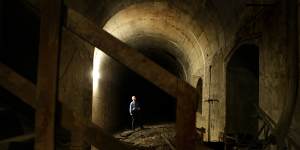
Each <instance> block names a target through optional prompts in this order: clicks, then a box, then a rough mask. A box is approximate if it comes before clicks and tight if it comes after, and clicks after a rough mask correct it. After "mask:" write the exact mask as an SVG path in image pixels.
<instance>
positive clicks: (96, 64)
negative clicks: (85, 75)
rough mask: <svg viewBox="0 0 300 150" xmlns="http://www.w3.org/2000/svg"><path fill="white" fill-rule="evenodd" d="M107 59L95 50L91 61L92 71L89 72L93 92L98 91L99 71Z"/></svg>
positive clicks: (99, 51)
mask: <svg viewBox="0 0 300 150" xmlns="http://www.w3.org/2000/svg"><path fill="white" fill-rule="evenodd" d="M105 57H107V56H106V55H105V54H104V53H103V52H102V51H101V50H99V49H98V48H95V51H94V61H93V71H91V76H92V78H93V90H94V91H96V90H97V89H98V84H99V80H100V79H101V70H102V66H103V62H104V60H105Z"/></svg>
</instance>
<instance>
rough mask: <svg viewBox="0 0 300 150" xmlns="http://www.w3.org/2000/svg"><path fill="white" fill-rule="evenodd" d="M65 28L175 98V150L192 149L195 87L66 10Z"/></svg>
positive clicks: (193, 143) (194, 133)
mask: <svg viewBox="0 0 300 150" xmlns="http://www.w3.org/2000/svg"><path fill="white" fill-rule="evenodd" d="M66 28H67V29H68V30H70V31H71V32H73V33H74V34H75V35H77V36H79V37H80V38H82V39H83V40H85V41H86V42H89V43H90V44H91V45H94V46H95V47H97V48H99V49H100V50H101V51H103V52H105V53H106V54H108V55H109V56H111V57H112V58H114V59H115V60H117V61H119V62H120V63H122V64H124V65H125V66H127V67H128V68H130V69H131V70H133V71H135V72H136V73H137V74H139V75H140V76H142V77H144V78H145V79H147V80H148V81H150V82H152V83H153V84H155V85H156V86H157V87H159V88H160V89H162V90H163V91H165V92H166V93H168V94H170V95H172V96H174V97H176V98H177V117H176V141H177V142H176V146H177V149H178V150H184V149H190V150H192V149H195V135H196V130H195V129H196V128H195V113H196V107H195V106H196V98H197V96H196V95H197V93H196V90H195V88H193V87H192V86H190V85H189V84H188V83H186V82H185V81H183V80H180V79H178V78H177V77H175V76H174V75H172V74H171V73H169V72H168V71H166V70H165V69H163V68H162V67H160V66H159V65H157V64H156V63H154V62H153V61H151V60H150V59H149V58H147V57H145V56H144V55H142V54H141V53H139V52H138V51H137V50H135V49H133V48H131V47H129V46H128V45H126V44H125V43H123V42H121V41H120V40H118V39H117V38H115V37H113V36H112V35H111V34H109V33H107V32H106V31H104V30H103V29H101V28H98V27H97V26H96V25H95V24H93V23H92V22H90V21H89V20H88V19H86V18H85V17H83V16H82V15H80V14H79V13H77V12H76V11H74V10H72V9H69V10H68V17H67V23H66Z"/></svg>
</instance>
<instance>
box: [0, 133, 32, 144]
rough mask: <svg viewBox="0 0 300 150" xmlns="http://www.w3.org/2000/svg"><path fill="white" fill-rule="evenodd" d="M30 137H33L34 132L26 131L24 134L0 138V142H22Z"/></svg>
mask: <svg viewBox="0 0 300 150" xmlns="http://www.w3.org/2000/svg"><path fill="white" fill-rule="evenodd" d="M31 139H34V133H28V134H24V135H19V136H15V137H10V138H7V139H4V140H1V141H0V144H3V143H11V142H23V141H27V140H31Z"/></svg>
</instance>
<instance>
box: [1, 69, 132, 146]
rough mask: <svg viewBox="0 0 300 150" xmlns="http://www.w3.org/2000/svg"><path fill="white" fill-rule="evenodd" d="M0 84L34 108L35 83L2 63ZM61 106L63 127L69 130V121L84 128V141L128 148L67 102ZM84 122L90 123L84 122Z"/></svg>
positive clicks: (70, 127)
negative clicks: (77, 112) (75, 112)
mask: <svg viewBox="0 0 300 150" xmlns="http://www.w3.org/2000/svg"><path fill="white" fill-rule="evenodd" d="M0 86H1V87H3V88H5V89H7V90H8V91H10V92H11V93H13V94H15V95H16V96H18V97H19V98H20V99H21V100H22V101H24V102H25V103H27V104H28V105H30V106H31V107H33V108H36V104H35V101H34V100H35V97H36V87H35V85H34V84H32V83H31V82H30V81H28V80H27V79H25V78H24V77H22V76H20V75H19V74H17V73H16V72H15V71H13V70H12V69H10V68H9V67H7V66H6V65H4V64H2V63H0ZM61 103H62V102H61ZM62 108H63V111H62V115H63V117H64V118H67V119H64V118H63V119H62V120H63V122H62V125H63V127H64V128H66V129H69V130H71V129H72V127H73V126H72V125H70V122H71V124H76V125H77V126H81V127H84V128H86V129H87V130H86V131H85V134H86V135H85V137H84V139H85V140H86V142H89V143H90V144H92V145H94V146H95V147H97V148H99V149H101V148H103V149H116V150H129V148H128V146H127V145H124V144H123V143H120V142H119V141H118V140H116V139H114V138H113V137H111V136H110V135H108V134H106V133H105V132H104V131H103V130H102V129H101V128H100V127H98V126H97V125H96V124H94V123H92V122H91V121H87V120H86V119H87V118H86V117H85V116H82V115H80V114H74V113H73V111H72V110H71V109H70V108H69V107H68V105H67V104H64V103H62ZM84 122H90V123H89V124H86V123H84Z"/></svg>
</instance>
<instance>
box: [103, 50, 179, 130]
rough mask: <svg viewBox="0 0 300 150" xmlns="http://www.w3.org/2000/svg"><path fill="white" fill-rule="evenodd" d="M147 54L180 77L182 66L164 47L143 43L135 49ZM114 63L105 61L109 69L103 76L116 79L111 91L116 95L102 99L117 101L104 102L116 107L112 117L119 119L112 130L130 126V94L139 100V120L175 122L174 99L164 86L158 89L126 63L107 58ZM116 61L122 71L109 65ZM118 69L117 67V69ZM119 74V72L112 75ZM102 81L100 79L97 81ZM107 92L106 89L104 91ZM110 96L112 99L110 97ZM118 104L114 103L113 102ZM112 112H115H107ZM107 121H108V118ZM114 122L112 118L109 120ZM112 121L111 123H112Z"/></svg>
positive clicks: (155, 122) (144, 121)
mask: <svg viewBox="0 0 300 150" xmlns="http://www.w3.org/2000/svg"><path fill="white" fill-rule="evenodd" d="M138 50H139V51H140V52H141V53H142V54H144V55H145V56H146V57H148V58H149V59H151V60H152V61H154V62H155V63H157V64H158V65H160V66H161V67H163V68H164V69H166V70H167V71H169V72H170V73H172V74H174V75H175V76H177V77H178V78H182V75H183V74H184V73H183V69H182V66H181V65H180V63H179V62H178V61H177V60H176V58H175V57H174V56H172V55H171V54H169V53H167V52H165V50H163V49H157V48H152V47H143V49H142V48H139V49H138ZM107 61H111V62H114V63H109V65H105V67H106V68H110V69H109V70H110V71H105V73H104V74H105V75H104V78H105V76H114V80H117V81H118V82H116V83H115V84H117V85H116V86H114V87H110V88H112V90H113V91H112V94H113V95H117V98H115V97H113V96H112V97H113V98H112V97H111V96H107V97H108V99H107V100H105V101H110V100H113V101H119V102H115V103H113V104H106V105H115V107H114V106H107V107H114V108H112V109H113V110H116V109H119V110H116V112H117V113H118V114H116V116H117V118H120V120H118V121H115V122H119V123H117V125H113V126H114V127H112V128H110V129H109V130H111V131H118V130H122V129H124V128H127V129H128V128H130V127H131V117H130V115H129V104H130V102H131V96H133V95H135V96H136V97H137V99H138V101H139V103H140V104H141V107H142V122H143V123H144V124H159V123H171V122H175V119H176V99H175V98H174V97H172V96H170V95H168V94H167V93H165V92H164V91H163V90H161V89H159V88H158V87H157V86H155V85H154V84H152V83H151V82H149V81H147V80H146V79H144V78H143V77H141V76H139V75H138V74H136V73H135V72H133V71H131V70H130V69H128V68H126V67H125V66H123V65H121V64H119V63H118V62H115V61H114V60H113V59H111V58H109V60H107ZM116 64H117V65H118V66H119V68H120V67H121V69H119V70H123V71H121V73H119V74H118V73H116V70H114V68H115V67H111V66H110V65H116ZM117 72H118V71H117ZM115 74H118V75H115ZM100 84H101V83H100ZM105 95H107V93H105ZM110 97H111V99H109V98H110ZM116 105H117V106H116ZM109 113H115V112H109ZM108 122H111V121H110V120H109V121H108ZM112 122H113V121H112ZM113 124H114V123H113Z"/></svg>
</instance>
